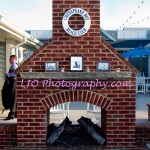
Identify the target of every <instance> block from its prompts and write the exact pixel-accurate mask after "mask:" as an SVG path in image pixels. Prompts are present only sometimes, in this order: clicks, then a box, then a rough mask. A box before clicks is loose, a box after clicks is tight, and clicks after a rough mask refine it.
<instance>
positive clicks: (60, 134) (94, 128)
mask: <svg viewBox="0 0 150 150" xmlns="http://www.w3.org/2000/svg"><path fill="white" fill-rule="evenodd" d="M48 114H49V115H48V118H49V119H48V126H47V140H46V144H47V145H48V146H100V145H105V144H106V138H105V134H104V132H103V130H102V128H101V108H100V107H98V106H96V105H93V104H90V103H84V102H68V103H63V104H59V105H56V106H54V107H52V108H50V109H49V110H48Z"/></svg>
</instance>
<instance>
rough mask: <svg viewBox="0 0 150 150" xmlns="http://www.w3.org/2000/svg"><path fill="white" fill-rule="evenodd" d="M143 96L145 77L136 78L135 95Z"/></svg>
mask: <svg viewBox="0 0 150 150" xmlns="http://www.w3.org/2000/svg"><path fill="white" fill-rule="evenodd" d="M138 93H143V94H145V77H144V76H142V77H136V94H138Z"/></svg>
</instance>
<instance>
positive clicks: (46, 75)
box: [20, 72, 132, 81]
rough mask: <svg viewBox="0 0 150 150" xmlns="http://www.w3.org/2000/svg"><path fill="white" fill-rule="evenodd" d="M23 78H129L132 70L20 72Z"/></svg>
mask: <svg viewBox="0 0 150 150" xmlns="http://www.w3.org/2000/svg"><path fill="white" fill-rule="evenodd" d="M20 76H21V78H23V79H54V80H96V79H99V80H104V81H105V80H116V81H117V80H120V81H126V80H129V79H130V78H131V76H132V73H131V72H20Z"/></svg>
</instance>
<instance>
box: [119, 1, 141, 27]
mask: <svg viewBox="0 0 150 150" xmlns="http://www.w3.org/2000/svg"><path fill="white" fill-rule="evenodd" d="M143 3H144V1H142V2H141V3H140V5H139V6H138V7H137V8H136V9H135V11H134V12H133V13H132V14H131V15H130V17H129V18H128V19H127V20H126V21H125V22H124V23H123V24H122V26H120V27H119V28H120V29H121V28H122V27H123V28H124V26H125V24H126V23H128V22H129V21H130V20H131V19H132V18H133V16H134V15H135V14H136V12H137V11H138V10H139V9H140V8H141V6H142V5H143ZM117 30H118V29H117Z"/></svg>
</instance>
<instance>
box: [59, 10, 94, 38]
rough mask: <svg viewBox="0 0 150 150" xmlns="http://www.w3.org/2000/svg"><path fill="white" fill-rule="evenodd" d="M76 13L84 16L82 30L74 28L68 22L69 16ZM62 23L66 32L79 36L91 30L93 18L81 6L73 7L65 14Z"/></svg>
mask: <svg viewBox="0 0 150 150" xmlns="http://www.w3.org/2000/svg"><path fill="white" fill-rule="evenodd" d="M74 14H78V15H81V16H82V17H83V18H84V26H83V28H82V29H80V30H73V29H72V28H70V26H69V24H68V21H69V18H70V17H71V16H72V15H74ZM62 25H63V28H64V30H65V31H66V33H68V34H69V35H71V36H75V37H78V36H82V35H84V34H85V33H86V32H87V31H88V30H89V28H90V25H91V19H90V16H89V14H88V13H87V12H86V11H85V10H83V9H81V8H72V9H70V10H68V11H67V12H66V13H65V14H64V16H63V19H62Z"/></svg>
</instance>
